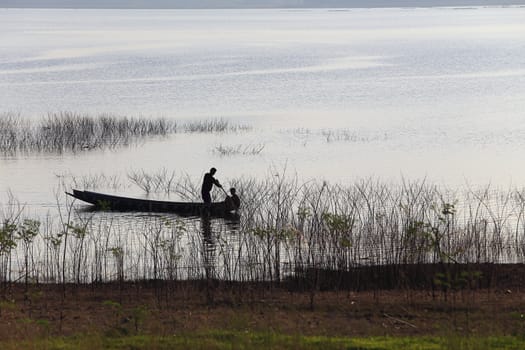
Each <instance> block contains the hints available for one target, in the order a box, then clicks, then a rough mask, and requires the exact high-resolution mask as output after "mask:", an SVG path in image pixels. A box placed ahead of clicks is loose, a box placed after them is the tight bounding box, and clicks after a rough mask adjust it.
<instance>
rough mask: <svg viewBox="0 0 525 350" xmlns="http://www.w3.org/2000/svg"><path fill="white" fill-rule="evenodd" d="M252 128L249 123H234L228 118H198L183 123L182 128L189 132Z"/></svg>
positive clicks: (233, 130) (231, 130) (230, 130)
mask: <svg viewBox="0 0 525 350" xmlns="http://www.w3.org/2000/svg"><path fill="white" fill-rule="evenodd" d="M250 129H251V128H250V127H249V126H248V125H236V124H232V123H231V122H229V121H228V120H226V119H210V120H196V121H190V122H186V123H184V124H182V130H183V131H184V132H189V133H210V132H238V131H247V130H250Z"/></svg>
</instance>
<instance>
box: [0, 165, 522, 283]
mask: <svg viewBox="0 0 525 350" xmlns="http://www.w3.org/2000/svg"><path fill="white" fill-rule="evenodd" d="M136 175H137V176H136V178H135V179H133V178H132V179H131V180H132V181H135V182H136V181H137V179H139V181H142V180H140V179H141V178H144V177H148V178H152V179H156V178H164V180H162V181H160V180H158V179H157V180H151V183H150V185H149V187H148V188H144V191H147V190H148V189H149V190H150V191H151V190H153V189H155V188H156V185H155V183H157V182H160V183H163V184H164V185H162V186H159V189H158V190H161V191H162V190H163V191H167V189H168V188H169V191H172V195H173V194H175V195H176V196H177V197H178V198H183V199H184V200H188V201H198V200H199V190H200V179H199V180H196V179H190V178H188V177H182V178H180V179H175V178H174V176H173V173H169V172H167V171H163V170H161V171H159V172H158V173H156V174H153V175H150V174H148V173H147V172H146V171H142V172H137V173H136ZM221 180H223V181H222V182H223V184H224V185H226V184H228V185H229V186H232V187H235V188H237V193H238V194H239V196H240V197H241V215H240V217H239V218H238V220H233V221H230V220H229V219H222V218H213V217H212V218H206V217H202V218H201V217H194V218H181V217H178V216H176V215H169V214H162V215H152V214H150V213H143V214H135V213H133V214H129V213H128V214H122V213H113V212H108V211H102V212H85V211H79V212H77V211H76V204H75V203H65V205H63V206H61V209H62V210H65V211H66V213H65V214H63V215H60V219H59V220H58V221H56V220H57V219H55V221H53V220H51V219H49V218H45V220H42V223H41V225H38V224H37V223H36V222H35V218H25V217H22V215H21V214H20V210H11V211H9V210H4V211H3V214H2V210H0V218H2V222H1V225H0V277H1V279H2V280H3V281H9V280H11V281H12V280H19V279H24V280H26V279H27V280H28V281H30V280H39V281H66V282H67V281H75V282H80V283H84V282H95V281H107V280H118V281H122V280H140V279H143V280H151V279H154V280H157V279H161V280H174V279H203V278H206V277H209V278H211V279H221V280H235V281H281V280H283V279H285V278H288V277H290V276H304V279H305V281H306V282H305V285H304V286H305V288H308V289H311V290H312V291H315V290H317V289H318V288H320V286H321V285H322V283H325V282H323V281H322V279H321V275H320V274H319V272H320V271H333V272H334V273H335V276H338V277H337V278H335V279H334V280H333V281H331V282H330V283H332V287H334V288H335V287H337V286H342V285H343V284H345V283H346V285H347V286H348V285H350V286H351V287H352V288H359V287H360V285H358V283H359V282H358V281H363V280H364V279H366V278H367V277H366V276H358V275H355V276H354V275H352V276H353V277H352V278H353V279H351V280H345V279H344V278H343V277H342V276H349V275H343V274H342V273H352V271H359V269H360V268H362V267H363V266H375V267H377V269H383V270H387V269H388V271H391V273H390V275H389V276H388V281H381V283H385V284H388V283H390V285H392V286H395V287H411V286H414V285H415V283H416V282H414V281H417V279H416V278H415V277H414V276H406V275H403V273H401V272H400V271H402V267H403V266H422V265H425V264H434V265H436V266H440V269H441V266H448V265H450V264H456V265H460V264H484V263H524V262H525V249H523V247H524V246H525V220H524V218H525V195H524V193H523V190H520V189H509V190H502V191H494V190H492V189H490V188H485V189H482V190H476V189H465V190H462V191H459V190H456V191H451V190H449V189H443V188H440V187H438V186H435V185H433V184H428V183H426V182H425V181H414V182H408V181H402V182H401V183H398V184H386V183H382V182H380V181H377V180H374V179H365V180H360V181H356V182H355V183H353V184H350V185H345V186H343V185H339V184H329V183H326V182H302V181H300V180H299V179H298V178H297V177H296V176H285V174H283V173H282V172H274V173H273V174H272V175H271V176H268V177H266V178H261V179H247V178H240V179H230V180H228V179H221ZM166 184H169V186H167V185H166ZM215 196H216V197H215V198H214V201H221V200H223V198H224V194H223V193H222V192H219V191H217V192H216V193H215ZM26 219H30V220H33V221H26ZM38 220H40V219H38ZM387 267H388V268H387ZM437 271H439V275H438V274H436V275H435V276H434V275H432V276H424V277H425V278H426V279H427V280H429V281H430V283H434V282H433V281H434V280H435V281H438V282H439V283H441V284H442V285H454V283H456V282H457V281H449V280H444V279H450V278H452V277H450V276H451V275H450V274H448V272H449V270H445V271H441V270H439V269H438V270H437ZM474 275H475V274H472V276H474ZM458 281H459V282H457V283H460V282H461V280H459V279H458ZM376 282H377V281H376ZM376 282H374V281H373V280H372V279H370V278H369V279H368V283H376ZM436 283H437V282H436ZM461 283H463V282H461ZM458 285H459V284H458ZM324 286H326V283H325V284H324Z"/></svg>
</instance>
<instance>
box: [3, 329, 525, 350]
mask: <svg viewBox="0 0 525 350" xmlns="http://www.w3.org/2000/svg"><path fill="white" fill-rule="evenodd" d="M0 348H1V349H5V350H10V349H60V350H65V349H75V350H76V349H346V350H358V349H359V350H383V349H384V350H423V349H424V350H427V349H428V350H434V349H435V350H441V349H443V350H444V349H447V350H456V349H457V350H485V349H486V350H489V349H490V350H494V349H516V350H518V349H524V348H525V338H517V337H510V336H501V337H483V338H479V337H464V336H450V337H370V338H346V337H316V336H300V335H296V336H290V335H283V334H277V333H251V332H230V331H210V332H207V333H195V334H181V335H172V336H148V335H142V336H141V335H137V336H125V337H107V336H101V335H82V336H76V337H67V338H62V337H57V338H47V339H40V340H33V341H18V342H3V341H0Z"/></svg>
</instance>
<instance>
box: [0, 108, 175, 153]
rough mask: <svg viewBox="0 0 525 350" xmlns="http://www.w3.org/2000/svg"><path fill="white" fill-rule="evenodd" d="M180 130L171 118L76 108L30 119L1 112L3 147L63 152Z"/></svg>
mask: <svg viewBox="0 0 525 350" xmlns="http://www.w3.org/2000/svg"><path fill="white" fill-rule="evenodd" d="M176 131H177V123H176V122H175V121H171V120H167V119H162V118H159V119H147V118H129V117H118V116H114V115H109V114H100V115H98V116H90V115H82V114H77V113H73V112H60V113H50V114H48V115H47V116H46V117H44V118H42V119H40V120H38V121H37V122H34V123H30V122H29V121H28V120H26V119H23V118H22V117H21V116H20V115H17V114H12V113H4V114H2V115H0V151H2V152H4V153H6V152H11V153H16V152H35V151H36V152H62V151H68V150H69V151H78V150H83V149H92V148H103V147H115V146H119V145H125V144H128V143H130V142H132V141H133V140H137V139H139V138H143V137H147V136H161V135H167V134H170V133H174V132H176Z"/></svg>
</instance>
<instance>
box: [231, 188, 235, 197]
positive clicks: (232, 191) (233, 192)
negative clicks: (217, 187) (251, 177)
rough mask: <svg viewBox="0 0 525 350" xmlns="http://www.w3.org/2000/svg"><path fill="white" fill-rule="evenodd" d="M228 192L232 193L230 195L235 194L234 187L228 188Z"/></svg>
mask: <svg viewBox="0 0 525 350" xmlns="http://www.w3.org/2000/svg"><path fill="white" fill-rule="evenodd" d="M230 193H231V194H232V196H233V195H235V188H233V187H232V188H230Z"/></svg>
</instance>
